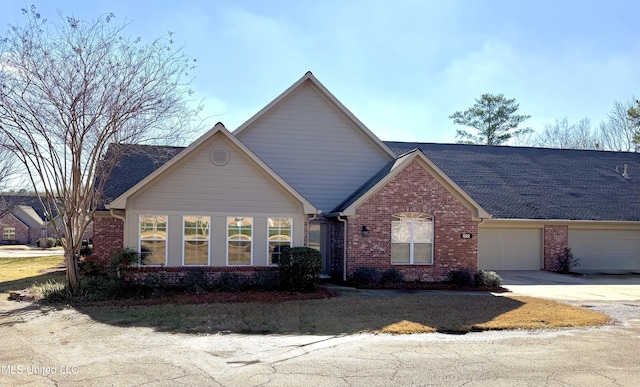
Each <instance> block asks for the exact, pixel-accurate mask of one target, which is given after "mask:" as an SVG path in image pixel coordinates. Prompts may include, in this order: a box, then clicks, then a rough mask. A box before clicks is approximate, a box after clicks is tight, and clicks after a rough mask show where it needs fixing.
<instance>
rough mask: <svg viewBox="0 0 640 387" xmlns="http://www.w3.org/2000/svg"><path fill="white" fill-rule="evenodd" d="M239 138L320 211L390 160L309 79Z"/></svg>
mask: <svg viewBox="0 0 640 387" xmlns="http://www.w3.org/2000/svg"><path fill="white" fill-rule="evenodd" d="M238 138H239V139H240V141H242V142H243V143H244V144H245V145H247V146H248V147H249V148H250V149H251V150H252V151H253V152H254V153H255V154H256V155H257V156H258V157H260V158H261V159H262V160H263V161H264V162H265V163H267V164H268V165H269V167H271V169H273V170H274V171H275V172H276V173H277V174H278V175H280V176H281V177H282V178H284V179H285V180H286V181H287V183H289V184H290V185H291V186H292V187H293V188H294V189H295V190H296V191H298V192H299V193H300V194H302V196H304V197H305V198H306V199H307V200H309V201H310V202H311V203H312V204H313V205H315V206H316V207H318V208H319V209H321V210H323V211H324V212H327V211H330V210H332V209H333V208H334V207H335V206H337V205H338V204H339V203H340V202H342V201H343V200H344V199H345V198H347V197H348V196H349V195H350V194H351V193H353V192H354V191H355V190H356V189H357V188H358V187H360V186H361V185H362V184H363V183H365V182H366V181H367V180H368V179H369V178H370V177H371V176H373V175H374V174H375V173H377V172H378V171H379V170H380V169H381V168H382V167H383V166H384V165H385V164H386V163H387V162H389V161H390V160H391V156H389V155H388V154H387V153H386V152H385V151H384V150H383V149H382V148H380V146H379V145H378V144H376V143H375V142H374V141H373V140H372V139H371V138H370V137H369V136H368V135H367V134H366V133H364V132H363V131H362V130H361V129H360V128H358V127H357V126H356V125H355V124H354V123H353V122H352V121H350V120H348V119H347V117H346V116H345V115H344V114H343V113H342V112H341V111H339V110H338V109H337V108H336V107H335V105H333V104H332V103H330V102H329V101H328V100H327V99H326V98H325V97H324V96H323V95H321V94H320V93H319V91H318V89H317V88H316V87H315V86H313V85H312V84H311V83H310V82H307V83H305V84H303V85H302V86H301V87H300V88H299V89H298V90H297V91H295V92H294V93H293V94H292V95H290V96H289V97H288V98H286V99H285V100H283V101H282V102H281V103H279V104H278V105H277V106H276V107H275V108H274V109H273V110H271V111H270V112H268V113H266V114H265V115H264V116H263V117H262V118H260V119H259V120H258V121H256V122H255V123H253V125H252V126H251V127H248V128H246V129H245V130H243V131H242V132H241V133H239V134H238Z"/></svg>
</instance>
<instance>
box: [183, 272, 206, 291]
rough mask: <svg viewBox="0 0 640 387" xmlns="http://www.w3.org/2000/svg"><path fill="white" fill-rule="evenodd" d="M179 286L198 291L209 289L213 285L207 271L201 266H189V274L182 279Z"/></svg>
mask: <svg viewBox="0 0 640 387" xmlns="http://www.w3.org/2000/svg"><path fill="white" fill-rule="evenodd" d="M178 286H181V287H183V288H185V289H186V290H189V291H196V292H199V291H203V290H207V289H208V288H210V287H211V286H210V284H209V281H208V280H207V275H206V273H205V272H204V271H203V270H200V269H199V268H189V271H188V272H187V274H186V275H185V276H184V277H182V278H181V279H180V283H179V284H178Z"/></svg>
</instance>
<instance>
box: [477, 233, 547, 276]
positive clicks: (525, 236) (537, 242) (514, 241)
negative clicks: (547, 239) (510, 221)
mask: <svg viewBox="0 0 640 387" xmlns="http://www.w3.org/2000/svg"><path fill="white" fill-rule="evenodd" d="M478 233H479V236H478V269H484V270H540V268H541V267H542V230H541V229H539V228H512V229H498V228H481V229H479V230H478Z"/></svg>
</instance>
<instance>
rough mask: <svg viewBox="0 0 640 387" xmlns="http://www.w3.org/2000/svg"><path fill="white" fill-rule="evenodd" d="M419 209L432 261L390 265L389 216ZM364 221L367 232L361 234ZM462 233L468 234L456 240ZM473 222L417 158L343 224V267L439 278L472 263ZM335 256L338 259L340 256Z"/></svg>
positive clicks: (414, 277) (475, 243) (473, 267)
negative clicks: (429, 222) (429, 227)
mask: <svg viewBox="0 0 640 387" xmlns="http://www.w3.org/2000/svg"><path fill="white" fill-rule="evenodd" d="M408 211H412V212H413V211H415V212H423V213H427V214H429V215H431V216H433V219H434V245H433V262H434V263H433V264H432V265H392V264H391V221H392V215H393V214H396V213H400V212H408ZM363 225H366V226H367V228H368V229H369V231H370V232H369V236H368V237H362V236H361V232H360V230H361V228H362V226H363ZM462 233H470V234H472V238H471V239H462V238H461V234H462ZM477 237H478V223H477V222H476V221H474V220H473V219H472V213H471V211H470V210H469V209H468V208H467V207H466V206H465V205H464V204H463V203H461V202H460V201H459V200H458V199H457V198H456V197H455V196H453V195H452V194H451V193H450V192H449V191H448V190H447V189H446V188H445V187H444V186H442V185H441V184H440V183H439V182H438V181H437V180H436V179H435V178H434V177H433V176H431V174H430V173H429V172H428V171H427V170H425V168H424V167H423V166H422V164H421V163H420V162H418V161H413V162H412V163H411V164H410V165H408V166H407V167H406V168H405V169H404V170H403V171H401V172H400V173H398V175H396V176H395V177H394V178H393V179H392V180H391V181H390V182H389V183H388V184H387V185H386V186H384V187H383V188H382V189H380V190H379V191H378V192H376V193H375V194H374V195H373V196H371V197H370V198H369V199H368V200H367V201H366V202H365V203H363V204H362V205H361V206H360V207H359V208H358V209H357V210H356V215H355V216H354V217H350V218H349V222H348V226H347V257H348V258H347V261H348V265H347V272H348V273H349V274H351V273H353V271H354V270H356V269H357V268H359V267H365V266H366V267H373V268H376V269H378V270H380V271H383V270H386V269H388V268H391V267H394V268H396V269H398V270H399V271H401V272H403V273H404V275H405V279H406V280H420V281H440V280H444V279H446V277H447V275H448V273H449V272H450V271H451V270H455V269H468V270H470V271H472V272H474V271H476V270H477V267H478V260H477V257H478V238H477ZM340 259H341V258H340Z"/></svg>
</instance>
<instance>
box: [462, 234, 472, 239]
mask: <svg viewBox="0 0 640 387" xmlns="http://www.w3.org/2000/svg"><path fill="white" fill-rule="evenodd" d="M472 236H473V234H470V233H464V234H460V238H462V239H471V237H472Z"/></svg>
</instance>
